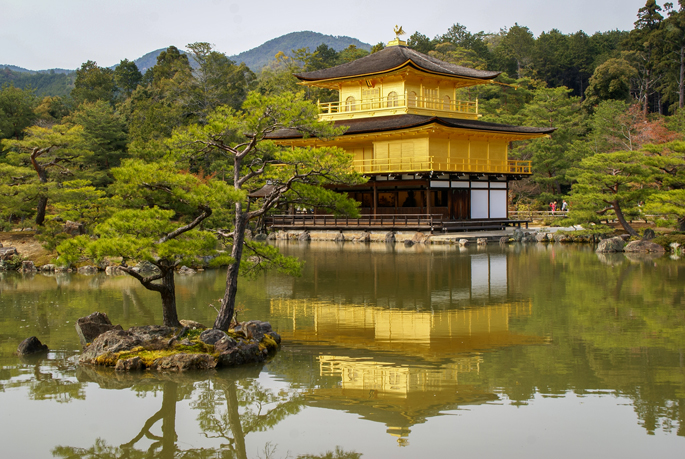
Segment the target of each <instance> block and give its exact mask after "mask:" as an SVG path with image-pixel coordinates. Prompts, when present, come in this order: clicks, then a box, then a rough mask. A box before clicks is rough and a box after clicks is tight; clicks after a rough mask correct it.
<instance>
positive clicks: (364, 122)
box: [268, 115, 556, 140]
mask: <svg viewBox="0 0 685 459" xmlns="http://www.w3.org/2000/svg"><path fill="white" fill-rule="evenodd" d="M431 123H436V124H439V125H442V126H447V127H453V128H461V129H471V130H474V131H490V132H502V133H512V134H551V133H552V132H554V131H555V130H556V128H539V127H527V126H511V125H508V124H497V123H487V122H485V121H477V120H463V119H455V118H442V117H439V116H426V115H392V116H379V117H374V118H359V119H356V120H354V119H353V120H340V121H335V123H334V124H335V126H347V127H348V129H347V131H346V132H345V134H344V135H353V134H365V133H371V132H379V131H396V130H399V129H409V128H414V127H420V126H426V125H428V124H431ZM301 137H302V133H301V132H299V131H297V130H296V129H281V130H279V131H276V132H273V133H272V134H270V135H269V136H268V138H269V139H274V140H276V139H284V140H285V139H299V138H301Z"/></svg>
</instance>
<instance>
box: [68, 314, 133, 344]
mask: <svg viewBox="0 0 685 459" xmlns="http://www.w3.org/2000/svg"><path fill="white" fill-rule="evenodd" d="M110 330H123V328H121V325H116V326H114V325H112V322H111V321H110V320H109V317H107V314H105V313H104V312H94V313H92V314H90V315H88V316H86V317H80V318H79V319H78V320H77V321H76V333H77V334H78V337H79V340H80V341H81V345H82V346H83V347H85V346H86V345H87V344H88V343H92V342H93V340H94V339H95V338H97V337H98V336H100V335H101V334H103V333H104V332H107V331H110Z"/></svg>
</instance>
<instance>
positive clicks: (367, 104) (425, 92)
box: [270, 38, 554, 231]
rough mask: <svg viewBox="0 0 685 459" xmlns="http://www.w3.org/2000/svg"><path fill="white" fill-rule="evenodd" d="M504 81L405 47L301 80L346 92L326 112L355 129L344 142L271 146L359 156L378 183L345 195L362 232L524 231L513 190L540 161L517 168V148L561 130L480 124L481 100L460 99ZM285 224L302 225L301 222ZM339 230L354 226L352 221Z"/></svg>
mask: <svg viewBox="0 0 685 459" xmlns="http://www.w3.org/2000/svg"><path fill="white" fill-rule="evenodd" d="M499 74H500V72H492V71H484V70H474V69H470V68H466V67H461V66H458V65H454V64H450V63H448V62H444V61H441V60H439V59H436V58H434V57H431V56H428V55H425V54H422V53H420V52H418V51H415V50H413V49H411V48H409V47H407V44H406V42H404V41H402V40H400V39H399V38H396V39H395V40H393V41H391V42H390V43H388V46H387V47H386V48H385V49H383V50H381V51H379V52H376V53H373V54H370V55H368V56H366V57H363V58H361V59H358V60H355V61H352V62H349V63H346V64H342V65H338V66H336V67H331V68H328V69H323V70H317V71H313V72H306V73H300V74H296V75H295V76H296V77H297V78H298V79H300V80H301V84H303V85H306V86H316V87H319V88H327V89H333V90H336V91H338V100H337V101H336V102H325V103H319V107H320V115H319V117H320V119H321V120H328V121H331V122H333V123H335V125H336V126H345V127H347V130H346V132H345V133H344V134H343V135H342V136H341V137H339V138H336V139H334V140H331V141H322V140H320V139H317V138H303V136H302V134H301V133H299V132H297V131H295V130H281V131H277V132H275V133H273V134H272V135H271V136H270V138H272V139H273V140H276V141H277V142H278V143H280V144H285V145H293V146H326V145H328V146H330V145H333V146H337V147H341V148H343V149H344V150H345V151H347V152H349V153H352V154H353V155H354V167H355V169H356V170H357V171H358V172H360V173H362V174H364V175H365V176H366V177H367V178H368V182H367V183H365V184H363V185H360V186H354V187H338V188H336V190H338V191H340V192H346V193H348V195H349V196H350V197H352V198H354V199H355V200H357V201H358V202H359V203H360V206H361V213H362V215H363V217H364V218H362V219H360V220H359V221H355V222H353V223H354V225H356V226H365V225H366V226H368V228H367V229H374V225H376V226H377V227H387V225H390V226H392V227H393V228H394V229H399V227H402V226H405V227H407V228H408V229H424V228H425V227H426V222H427V221H428V220H429V223H428V226H429V227H430V229H431V230H433V229H438V230H445V231H449V230H459V229H465V228H469V229H471V228H481V229H485V228H495V227H503V226H506V225H509V224H512V223H514V222H513V221H512V220H509V219H508V206H507V203H508V190H509V184H510V183H511V182H512V181H515V180H520V179H521V178H523V177H526V176H529V175H530V174H531V173H532V171H531V162H530V161H516V160H511V159H509V148H510V143H511V142H512V141H516V140H525V139H532V138H538V137H544V136H546V135H549V134H550V133H552V132H553V131H554V129H553V128H538V127H523V126H511V125H503V124H496V123H489V122H484V121H480V120H479V118H480V116H481V115H480V113H479V110H478V101H477V100H476V101H475V102H469V101H461V100H458V99H457V96H458V94H459V91H458V90H460V89H462V88H468V87H471V86H476V85H483V84H490V83H493V79H494V78H496V77H497V76H498V75H499ZM427 219H428V220H427ZM286 220H287V221H286ZM422 220H423V223H422ZM307 221H309V222H310V223H312V224H314V226H326V227H330V224H331V220H330V219H329V220H328V221H327V222H326V220H325V219H323V220H322V219H321V218H318V219H316V218H314V219H312V218H311V217H309V219H307V217H304V216H302V217H301V219H300V221H299V223H302V224H304V223H306V222H307ZM317 221H318V224H317ZM322 222H323V224H322ZM275 223H276V225H275V226H281V227H288V226H290V227H296V226H298V220H297V219H296V218H294V217H293V218H291V219H283V220H281V221H280V223H281V225H277V223H279V221H278V219H275V220H274V221H273V222H272V224H275ZM516 223H518V224H519V225H520V221H518V222H516ZM335 224H336V226H337V227H344V226H346V225H347V226H349V225H350V220H346V222H345V223H344V224H343V223H342V222H338V221H337V220H336V223H335ZM354 225H353V226H354ZM410 227H411V228H410Z"/></svg>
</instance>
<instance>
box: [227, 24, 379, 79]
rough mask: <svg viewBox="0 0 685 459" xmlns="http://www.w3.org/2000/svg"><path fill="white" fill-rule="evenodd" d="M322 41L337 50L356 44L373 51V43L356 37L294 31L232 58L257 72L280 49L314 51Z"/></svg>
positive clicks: (288, 52) (287, 52) (286, 50)
mask: <svg viewBox="0 0 685 459" xmlns="http://www.w3.org/2000/svg"><path fill="white" fill-rule="evenodd" d="M321 43H325V44H326V45H328V46H329V47H331V48H333V49H334V50H336V51H342V50H343V49H345V48H347V47H348V46H350V45H355V46H356V47H357V48H362V49H365V50H367V51H371V45H369V44H368V43H363V42H361V41H359V40H357V39H356V38H351V37H340V36H333V35H324V34H322V33H318V32H310V31H304V32H292V33H289V34H286V35H282V36H280V37H278V38H274V39H273V40H269V41H267V42H266V43H264V44H261V45H259V46H257V47H256V48H252V49H251V50H249V51H244V52H242V53H240V54H237V55H235V56H230V59H231V60H233V61H235V62H236V63H241V62H244V63H245V65H247V66H248V67H249V68H250V70H252V71H253V72H256V71H258V70H259V69H261V68H262V67H264V66H265V65H266V64H268V63H269V62H270V61H272V60H273V59H274V56H276V54H278V52H279V51H283V52H284V53H285V54H287V55H290V54H291V50H293V49H300V48H309V50H310V51H312V52H313V51H314V50H315V49H316V48H317V47H318V46H319V45H320V44H321Z"/></svg>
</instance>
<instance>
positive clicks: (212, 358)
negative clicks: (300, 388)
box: [76, 312, 281, 371]
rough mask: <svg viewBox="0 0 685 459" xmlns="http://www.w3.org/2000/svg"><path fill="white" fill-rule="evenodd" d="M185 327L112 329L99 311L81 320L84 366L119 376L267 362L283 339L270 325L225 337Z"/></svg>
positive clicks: (253, 324)
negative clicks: (110, 370)
mask: <svg viewBox="0 0 685 459" xmlns="http://www.w3.org/2000/svg"><path fill="white" fill-rule="evenodd" d="M181 324H182V325H183V328H181V329H178V328H172V327H165V326H161V325H148V326H144V327H131V328H129V329H128V330H123V329H122V328H121V326H119V325H112V323H111V322H110V321H109V319H108V318H107V315H106V314H104V313H100V312H95V313H93V314H91V315H89V316H87V317H82V318H80V319H79V320H78V321H77V324H76V330H77V333H78V335H79V338H80V339H81V342H82V343H84V348H85V349H84V352H83V354H81V357H80V358H79V363H81V364H84V365H96V366H107V367H113V368H114V369H115V370H117V371H142V370H156V371H186V370H207V369H211V368H217V367H233V366H237V365H243V364H247V363H256V362H263V361H265V360H266V359H267V358H268V357H269V356H270V355H273V353H274V352H275V351H276V350H278V347H279V345H280V343H281V337H280V336H279V335H278V333H276V332H274V331H273V330H272V329H271V325H270V324H269V323H268V322H260V321H258V320H253V321H249V322H244V323H242V324H239V325H237V326H236V327H235V328H233V329H231V330H229V332H228V333H225V332H223V331H221V330H214V329H209V328H206V327H205V326H203V325H202V324H200V323H197V322H193V321H181Z"/></svg>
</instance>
